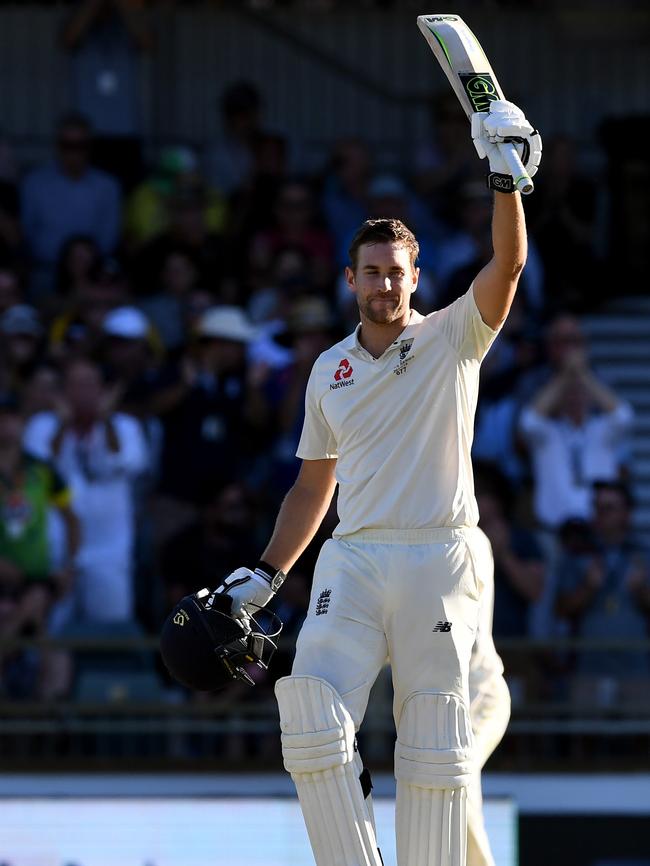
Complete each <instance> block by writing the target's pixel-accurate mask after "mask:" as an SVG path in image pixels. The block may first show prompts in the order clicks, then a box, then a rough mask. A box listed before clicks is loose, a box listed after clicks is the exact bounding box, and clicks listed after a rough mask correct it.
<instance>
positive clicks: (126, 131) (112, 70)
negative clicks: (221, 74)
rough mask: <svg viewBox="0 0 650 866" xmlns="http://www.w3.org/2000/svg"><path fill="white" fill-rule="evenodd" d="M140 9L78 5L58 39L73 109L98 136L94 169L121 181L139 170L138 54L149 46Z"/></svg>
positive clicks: (94, 0)
mask: <svg viewBox="0 0 650 866" xmlns="http://www.w3.org/2000/svg"><path fill="white" fill-rule="evenodd" d="M143 8H144V4H140V3H132V2H130V0H78V2H76V3H75V6H74V9H73V10H72V13H71V15H70V16H69V18H68V20H67V21H66V24H65V27H64V29H63V34H62V37H63V38H62V42H63V47H64V49H65V50H66V51H67V52H69V54H70V73H71V84H72V105H73V106H74V108H75V109H76V110H77V111H79V112H81V113H82V114H84V115H85V116H86V117H88V118H89V120H90V122H91V123H92V125H93V128H94V129H95V132H96V137H95V141H94V147H93V151H94V156H95V161H96V164H97V165H99V166H101V167H102V168H104V169H105V170H107V171H109V172H111V173H112V174H115V175H117V176H118V177H120V178H122V179H123V182H124V185H125V187H126V188H129V187H130V186H132V185H133V182H134V181H135V180H137V179H138V173H139V168H140V165H141V149H140V148H141V145H140V136H141V134H142V128H141V126H142V107H141V105H140V92H141V88H140V73H141V70H140V65H141V64H140V56H139V55H140V54H141V53H142V52H145V51H148V50H149V49H150V48H151V47H152V44H153V40H152V36H151V33H150V31H149V29H148V26H147V22H146V20H145V18H144V14H143Z"/></svg>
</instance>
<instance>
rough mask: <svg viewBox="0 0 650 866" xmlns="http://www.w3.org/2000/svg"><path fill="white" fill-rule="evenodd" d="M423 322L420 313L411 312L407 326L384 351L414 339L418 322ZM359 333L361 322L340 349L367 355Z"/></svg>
mask: <svg viewBox="0 0 650 866" xmlns="http://www.w3.org/2000/svg"><path fill="white" fill-rule="evenodd" d="M422 321H424V316H423V315H422V314H421V313H418V311H417V310H411V316H410V318H409V323H408V325H407V326H406V327H405V328H404V330H403V331H402V333H401V334H400V335H399V337H397V339H396V340H394V341H393V342H392V343H391V345H390V346H389V347H388V348H387V349H386V351H387V352H388V351H389V350H390V349H391V348H392V346H398V345H399V344H400V343H404V342H405V341H406V340H410V339H412V338H413V337H414V335H415V334H414V332H415V331H416V330H417V325H419V324H420V322H422ZM360 331H361V322H359V324H358V325H357V326H356V328H355V329H354V331H353V332H352V333H351V334H350V335H349V336H348V337H346V338H345V340H343V342H342V344H341V348H343V349H344V350H345V351H348V352H352V351H354V352H363V353H364V354H368V353H367V350H366V349H364V347H363V346H362V345H361V343H360V342H359V332H360Z"/></svg>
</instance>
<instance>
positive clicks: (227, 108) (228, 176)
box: [207, 81, 263, 195]
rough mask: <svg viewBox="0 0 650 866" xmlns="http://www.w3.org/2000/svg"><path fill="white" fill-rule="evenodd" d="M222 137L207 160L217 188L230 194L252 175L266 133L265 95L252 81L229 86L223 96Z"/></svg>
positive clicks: (210, 175)
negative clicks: (263, 117)
mask: <svg viewBox="0 0 650 866" xmlns="http://www.w3.org/2000/svg"><path fill="white" fill-rule="evenodd" d="M220 109H221V124H222V138H221V142H220V144H219V145H217V146H216V147H212V148H211V149H210V151H209V154H208V159H207V175H208V178H209V179H210V181H211V183H213V184H214V185H215V186H216V188H217V189H219V190H221V191H222V192H224V193H225V194H226V195H230V193H231V192H233V191H234V190H235V189H237V188H238V187H242V186H244V185H245V184H246V182H247V181H248V179H249V178H250V177H251V176H252V167H253V163H254V161H255V158H254V149H255V143H256V141H257V139H258V137H259V135H260V134H261V133H262V131H263V130H262V125H261V114H262V97H261V96H260V93H259V90H258V89H257V87H256V86H255V85H254V84H251V82H249V81H237V82H234V83H233V84H230V85H228V87H226V88H225V89H224V91H223V93H222V95H221V102H220Z"/></svg>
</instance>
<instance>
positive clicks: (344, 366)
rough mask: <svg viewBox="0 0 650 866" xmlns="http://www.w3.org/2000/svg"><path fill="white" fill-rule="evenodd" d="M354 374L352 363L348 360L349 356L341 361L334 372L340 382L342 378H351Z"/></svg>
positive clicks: (335, 377)
mask: <svg viewBox="0 0 650 866" xmlns="http://www.w3.org/2000/svg"><path fill="white" fill-rule="evenodd" d="M351 375H352V365H351V364H350V362H349V361H348V359H347V358H343V360H342V361H341V363H340V364H339V368H338V370H337V371H336V373H334V379H335V381H336V382H340V381H341V379H349V378H350V376H351Z"/></svg>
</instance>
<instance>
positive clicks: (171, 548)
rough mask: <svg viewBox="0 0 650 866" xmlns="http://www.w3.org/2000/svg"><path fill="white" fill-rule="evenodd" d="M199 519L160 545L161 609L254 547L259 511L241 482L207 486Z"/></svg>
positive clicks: (225, 569) (227, 568)
mask: <svg viewBox="0 0 650 866" xmlns="http://www.w3.org/2000/svg"><path fill="white" fill-rule="evenodd" d="M205 493H206V494H207V498H206V501H205V503H204V504H202V505H201V508H200V511H199V516H198V519H197V520H196V521H195V522H193V523H191V524H190V525H189V526H187V527H185V528H184V529H182V530H181V531H180V532H179V533H177V534H176V535H174V536H173V537H172V538H170V539H169V541H168V542H167V543H166V544H165V546H164V548H163V550H162V553H161V557H160V562H161V569H162V574H163V579H164V581H165V588H166V590H165V596H166V598H165V601H166V608H167V609H171V608H172V607H173V606H174V605H175V604H176V603H177V602H178V601H179V600H180V599H181V598H183V596H185V595H187V594H188V593H190V592H196V591H197V590H198V589H201V588H202V587H204V586H209V587H211V586H212V585H213V584H214V582H215V579H216V578H217V577H218V576H219V575H221V574H228V573H229V572H230V571H232V570H233V569H234V568H236V567H237V563H238V562H239V560H240V559H241V555H242V551H243V550H245V549H249V550H250V549H251V548H254V547H255V543H256V539H255V528H256V527H257V526H258V525H259V517H260V515H259V513H258V510H257V507H256V503H255V500H254V497H253V496H252V494H251V491H250V490H249V489H248V488H247V487H246V486H245V485H244V484H243V483H242V482H240V481H231V482H228V483H226V484H225V485H223V486H219V485H217V484H215V485H212V484H211V485H209V486H208V488H207V489H206V490H205Z"/></svg>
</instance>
